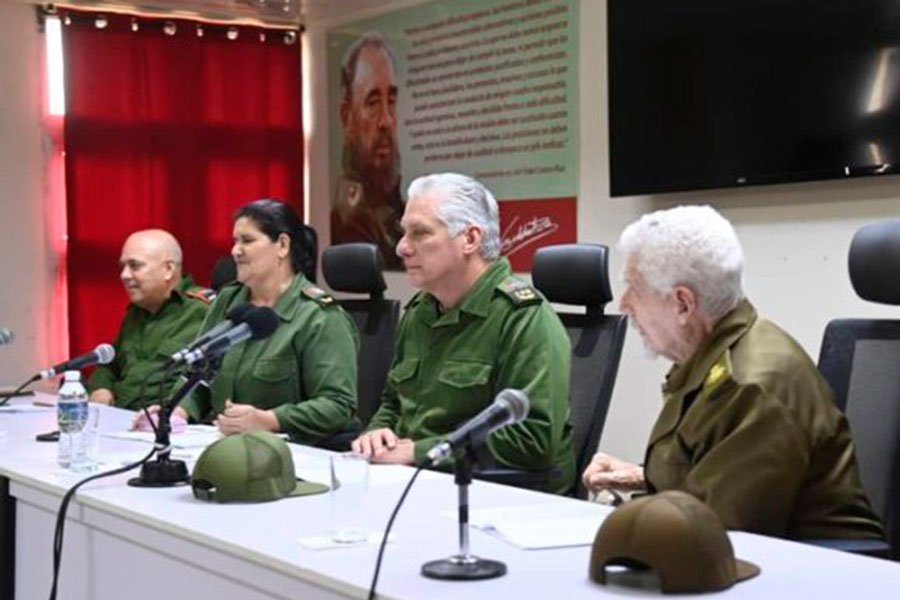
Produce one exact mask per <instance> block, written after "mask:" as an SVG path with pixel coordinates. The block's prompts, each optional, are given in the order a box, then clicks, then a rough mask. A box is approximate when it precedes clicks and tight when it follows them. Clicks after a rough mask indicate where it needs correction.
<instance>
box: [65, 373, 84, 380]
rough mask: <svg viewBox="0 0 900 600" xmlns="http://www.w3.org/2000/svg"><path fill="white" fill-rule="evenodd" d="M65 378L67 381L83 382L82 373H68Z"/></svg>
mask: <svg viewBox="0 0 900 600" xmlns="http://www.w3.org/2000/svg"><path fill="white" fill-rule="evenodd" d="M64 377H65V380H66V381H81V371H66V374H65V375H64Z"/></svg>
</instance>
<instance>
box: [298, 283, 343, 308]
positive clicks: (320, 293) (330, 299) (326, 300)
mask: <svg viewBox="0 0 900 600" xmlns="http://www.w3.org/2000/svg"><path fill="white" fill-rule="evenodd" d="M300 292H301V293H302V294H303V295H304V296H306V297H307V298H309V299H310V300H313V301H314V302H316V304H319V305H320V306H332V305H334V304H337V301H336V300H335V299H334V296H332V295H331V294H329V293H328V292H326V291H325V290H323V289H322V288H320V287H317V286H315V285H304V286H303V287H302V288H300Z"/></svg>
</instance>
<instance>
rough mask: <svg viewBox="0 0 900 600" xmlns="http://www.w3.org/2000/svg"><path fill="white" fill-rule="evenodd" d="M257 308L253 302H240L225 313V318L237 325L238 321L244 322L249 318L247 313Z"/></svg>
mask: <svg viewBox="0 0 900 600" xmlns="http://www.w3.org/2000/svg"><path fill="white" fill-rule="evenodd" d="M255 308H256V307H255V306H253V305H252V304H239V305H238V306H235V307H234V308H232V309H231V310H229V311H228V314H227V315H225V318H226V319H228V320H229V321H231V322H232V323H234V324H235V325H237V324H238V323H243V322H244V321H245V320H247V315H248V314H250V313H251V312H252V311H253V310H255Z"/></svg>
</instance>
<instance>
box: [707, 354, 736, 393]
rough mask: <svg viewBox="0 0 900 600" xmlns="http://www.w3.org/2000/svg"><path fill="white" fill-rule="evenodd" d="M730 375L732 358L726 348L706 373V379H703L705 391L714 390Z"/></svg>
mask: <svg viewBox="0 0 900 600" xmlns="http://www.w3.org/2000/svg"><path fill="white" fill-rule="evenodd" d="M729 377H731V360H730V359H729V357H728V351H727V350H726V351H725V352H723V353H722V356H720V357H719V359H718V360H717V361H716V362H714V363H713V366H711V367H710V368H709V372H707V373H706V379H704V380H703V391H704V392H707V393H709V392H711V391H713V390H714V389H716V388H717V387H719V385H721V383H722V382H723V381H725V380H726V379H728V378H729Z"/></svg>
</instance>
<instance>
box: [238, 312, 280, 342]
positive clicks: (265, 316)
mask: <svg viewBox="0 0 900 600" xmlns="http://www.w3.org/2000/svg"><path fill="white" fill-rule="evenodd" d="M244 323H246V324H247V326H248V327H249V328H250V331H251V332H252V335H251V336H250V339H251V340H261V339H263V338H267V337H269V336H270V335H272V334H273V333H275V330H276V329H278V315H276V314H275V311H274V310H272V309H271V308H269V307H267V306H254V307H253V308H252V310H250V311H248V312H247V314H246V315H245V317H244Z"/></svg>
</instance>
